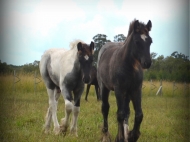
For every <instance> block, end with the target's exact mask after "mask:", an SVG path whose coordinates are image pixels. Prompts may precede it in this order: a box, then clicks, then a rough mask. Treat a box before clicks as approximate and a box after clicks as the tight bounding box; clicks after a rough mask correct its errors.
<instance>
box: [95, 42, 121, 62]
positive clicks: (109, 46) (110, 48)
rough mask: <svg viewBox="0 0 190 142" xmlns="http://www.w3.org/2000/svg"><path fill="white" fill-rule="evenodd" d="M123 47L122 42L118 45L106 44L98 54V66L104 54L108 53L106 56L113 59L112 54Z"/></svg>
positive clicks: (115, 43) (113, 43)
mask: <svg viewBox="0 0 190 142" xmlns="http://www.w3.org/2000/svg"><path fill="white" fill-rule="evenodd" d="M122 45H123V43H122V42H120V43H118V42H107V43H106V44H104V45H103V46H102V48H101V49H100V51H99V54H98V65H99V61H100V59H101V56H102V54H104V53H105V52H107V53H106V54H105V55H104V56H106V55H107V56H108V58H111V57H112V54H113V53H114V52H115V51H116V50H117V49H118V48H120V47H121V46H122Z"/></svg>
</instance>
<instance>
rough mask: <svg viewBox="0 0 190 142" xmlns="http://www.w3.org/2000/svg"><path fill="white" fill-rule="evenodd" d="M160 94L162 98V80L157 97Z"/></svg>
mask: <svg viewBox="0 0 190 142" xmlns="http://www.w3.org/2000/svg"><path fill="white" fill-rule="evenodd" d="M158 93H159V94H160V96H162V80H160V87H159V88H158V91H157V93H156V95H158Z"/></svg>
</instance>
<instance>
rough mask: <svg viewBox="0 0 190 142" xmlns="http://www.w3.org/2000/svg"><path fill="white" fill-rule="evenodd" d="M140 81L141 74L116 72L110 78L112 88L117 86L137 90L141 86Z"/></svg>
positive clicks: (141, 78)
mask: <svg viewBox="0 0 190 142" xmlns="http://www.w3.org/2000/svg"><path fill="white" fill-rule="evenodd" d="M142 80H143V73H142V72H127V71H120V72H116V73H115V75H113V78H112V82H113V84H114V86H118V87H120V88H123V89H125V88H129V89H133V88H137V87H139V86H140V85H141V84H142Z"/></svg>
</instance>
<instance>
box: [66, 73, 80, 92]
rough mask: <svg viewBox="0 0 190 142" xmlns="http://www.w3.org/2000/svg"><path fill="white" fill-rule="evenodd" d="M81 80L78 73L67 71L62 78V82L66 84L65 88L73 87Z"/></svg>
mask: <svg viewBox="0 0 190 142" xmlns="http://www.w3.org/2000/svg"><path fill="white" fill-rule="evenodd" d="M81 82H82V77H81V76H80V74H78V75H76V74H72V73H67V74H66V75H65V78H64V80H63V83H64V84H65V85H66V86H67V88H70V89H74V88H75V87H76V86H77V85H78V84H79V83H81Z"/></svg>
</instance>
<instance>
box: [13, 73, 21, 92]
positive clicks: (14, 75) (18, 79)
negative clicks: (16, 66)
mask: <svg viewBox="0 0 190 142" xmlns="http://www.w3.org/2000/svg"><path fill="white" fill-rule="evenodd" d="M16 79H17V81H16ZM19 81H20V78H19V77H18V76H17V75H16V71H15V70H14V72H13V91H15V84H16V83H18V82H19Z"/></svg>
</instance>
